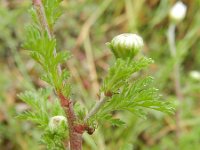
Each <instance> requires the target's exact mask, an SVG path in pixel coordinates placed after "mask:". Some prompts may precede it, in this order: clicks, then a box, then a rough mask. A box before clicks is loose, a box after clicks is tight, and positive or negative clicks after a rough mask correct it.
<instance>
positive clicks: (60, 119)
mask: <svg viewBox="0 0 200 150" xmlns="http://www.w3.org/2000/svg"><path fill="white" fill-rule="evenodd" d="M66 124H67V120H66V118H65V117H64V116H54V117H51V118H50V121H49V128H50V130H51V131H57V130H58V129H59V128H60V127H62V125H65V126H66Z"/></svg>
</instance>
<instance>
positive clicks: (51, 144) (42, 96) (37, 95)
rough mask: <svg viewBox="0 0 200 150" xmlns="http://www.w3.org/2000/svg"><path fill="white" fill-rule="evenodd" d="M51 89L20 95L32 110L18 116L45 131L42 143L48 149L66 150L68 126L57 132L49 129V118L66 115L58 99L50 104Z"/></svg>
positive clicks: (64, 125)
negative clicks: (65, 142)
mask: <svg viewBox="0 0 200 150" xmlns="http://www.w3.org/2000/svg"><path fill="white" fill-rule="evenodd" d="M51 92H52V90H51V89H40V90H38V91H36V92H31V91H26V92H24V93H21V94H20V95H19V98H20V99H21V100H23V101H24V102H25V103H26V104H28V105H29V106H30V107H31V109H30V110H27V111H25V112H23V113H22V114H20V115H18V118H19V119H24V120H30V121H32V122H34V123H36V124H37V125H38V127H39V129H40V130H43V131H44V132H43V134H42V136H41V141H40V142H41V143H43V144H45V145H46V146H47V148H48V149H52V150H53V149H59V148H60V149H61V148H63V149H64V146H63V140H64V139H65V138H66V136H67V128H66V124H63V125H62V127H60V128H59V129H58V130H57V131H56V132H53V131H51V130H50V128H49V118H51V117H53V116H57V115H64V112H63V109H62V107H61V106H60V104H59V102H58V100H57V99H55V100H54V101H53V102H49V101H48V100H49V97H50V93H51Z"/></svg>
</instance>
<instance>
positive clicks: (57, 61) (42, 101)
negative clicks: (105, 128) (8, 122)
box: [19, 0, 173, 150]
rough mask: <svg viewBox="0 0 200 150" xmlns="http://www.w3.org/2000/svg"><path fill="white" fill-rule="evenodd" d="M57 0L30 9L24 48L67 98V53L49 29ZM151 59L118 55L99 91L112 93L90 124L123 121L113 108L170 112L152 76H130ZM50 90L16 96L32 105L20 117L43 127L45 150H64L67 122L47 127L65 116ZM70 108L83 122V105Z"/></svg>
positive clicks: (44, 77)
mask: <svg viewBox="0 0 200 150" xmlns="http://www.w3.org/2000/svg"><path fill="white" fill-rule="evenodd" d="M60 2H61V1H60V0H53V1H52V0H43V6H44V12H45V14H42V13H43V12H40V13H39V14H38V11H41V10H37V9H39V8H36V9H31V11H30V13H31V14H32V18H33V21H34V23H32V25H29V26H27V28H26V41H25V43H24V48H25V49H27V50H29V52H30V54H31V56H32V58H33V59H34V60H35V61H36V62H38V63H39V64H40V65H41V67H42V68H43V70H44V74H43V75H42V80H44V81H46V82H47V83H48V84H49V85H50V86H51V88H52V89H54V90H55V91H56V92H57V93H59V94H60V93H61V94H63V95H64V96H65V97H67V98H69V97H70V94H71V92H70V91H71V90H70V89H71V85H70V84H68V83H67V81H68V78H69V76H70V75H69V72H68V71H67V70H66V69H63V70H62V71H60V69H61V67H60V66H61V65H62V64H63V63H65V62H66V61H67V60H68V59H69V57H70V54H69V53H68V52H66V51H58V50H57V46H56V43H57V41H56V39H55V37H54V36H53V35H50V34H51V33H49V32H52V30H53V25H54V24H55V22H56V20H57V19H58V17H59V16H60V14H61V12H60V9H59V3H60ZM41 17H43V19H44V18H45V19H46V21H47V25H48V27H49V28H48V29H46V27H44V25H43V24H41V23H40V21H41V20H40V19H41ZM124 52H126V51H124ZM152 62H153V60H152V59H150V58H146V57H143V56H142V57H141V58H140V59H138V60H136V59H135V60H132V59H120V58H118V59H117V60H116V63H115V64H114V65H113V66H112V67H111V68H110V69H109V72H108V76H107V77H106V78H105V80H104V81H103V85H102V87H101V90H100V91H101V92H102V93H104V94H105V95H106V94H107V93H111V96H108V97H106V99H105V100H106V102H105V104H104V105H102V107H101V108H100V109H99V110H98V111H97V113H96V114H93V115H92V116H91V118H90V119H89V121H88V122H89V125H92V127H94V128H96V122H98V123H101V124H102V123H103V122H106V121H110V123H111V124H112V125H113V126H122V125H123V124H125V123H124V122H123V121H121V120H120V119H118V118H114V117H113V116H112V115H111V114H112V112H114V111H124V110H126V111H130V112H132V113H134V114H137V115H138V116H140V117H145V111H144V110H143V108H148V109H154V110H158V111H161V112H166V113H172V112H173V107H172V106H171V105H170V104H169V103H167V102H164V101H161V100H160V96H159V94H158V91H157V89H155V88H154V86H153V84H152V82H153V79H152V78H151V77H146V78H144V79H143V78H141V77H139V78H138V79H134V78H133V77H132V75H133V74H134V73H136V72H139V71H140V70H142V69H144V68H145V67H147V66H148V65H149V64H151V63H152ZM51 93H52V90H48V89H41V90H38V91H36V92H30V91H28V92H24V93H23V94H20V95H19V97H20V98H21V99H22V100H23V101H24V102H25V103H27V104H28V105H29V106H30V107H31V110H28V111H26V112H24V113H22V114H21V115H19V118H21V119H26V120H30V121H32V122H34V123H36V124H37V125H38V126H39V127H40V128H41V129H43V131H44V132H43V134H42V137H41V142H42V143H44V144H45V145H46V146H47V149H52V150H54V149H65V147H64V145H63V141H64V139H65V138H66V136H67V127H66V124H62V126H61V127H59V128H58V130H56V131H52V130H51V128H50V127H49V122H50V121H49V118H51V117H53V116H56V115H62V116H64V113H63V110H62V108H61V106H60V104H59V102H58V100H57V99H56V100H55V101H53V102H51V103H50V102H49V100H48V98H49V96H50V95H51ZM106 96H107V95H106ZM73 109H75V112H76V115H77V117H78V120H76V123H82V124H83V123H85V122H84V117H85V116H86V111H85V108H83V107H82V106H81V105H79V104H76V105H75V106H74V107H73ZM125 147H126V146H125ZM128 147H129V146H128Z"/></svg>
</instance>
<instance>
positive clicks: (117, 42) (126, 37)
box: [108, 33, 144, 59]
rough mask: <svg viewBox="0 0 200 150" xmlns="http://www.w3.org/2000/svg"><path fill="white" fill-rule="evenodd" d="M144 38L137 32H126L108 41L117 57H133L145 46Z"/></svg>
mask: <svg viewBox="0 0 200 150" xmlns="http://www.w3.org/2000/svg"><path fill="white" fill-rule="evenodd" d="M143 45H144V44H143V39H142V38H141V37H140V36H138V35H137V34H132V33H124V34H120V35H118V36H116V37H114V38H113V39H112V41H111V43H108V46H109V48H110V49H111V50H112V52H113V53H114V55H115V57H116V58H123V59H125V58H133V57H134V56H135V55H136V54H137V53H138V51H139V50H140V49H141V48H142V46H143Z"/></svg>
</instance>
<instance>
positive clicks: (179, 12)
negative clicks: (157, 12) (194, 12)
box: [169, 1, 187, 22]
mask: <svg viewBox="0 0 200 150" xmlns="http://www.w3.org/2000/svg"><path fill="white" fill-rule="evenodd" d="M186 11H187V6H186V5H185V4H183V3H182V2H181V1H178V2H176V4H175V5H174V6H173V7H172V8H171V10H170V13H169V15H170V18H171V19H172V20H173V21H174V22H180V21H182V20H183V19H184V18H185V15H186Z"/></svg>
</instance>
